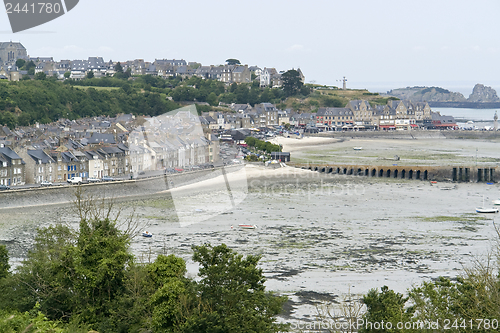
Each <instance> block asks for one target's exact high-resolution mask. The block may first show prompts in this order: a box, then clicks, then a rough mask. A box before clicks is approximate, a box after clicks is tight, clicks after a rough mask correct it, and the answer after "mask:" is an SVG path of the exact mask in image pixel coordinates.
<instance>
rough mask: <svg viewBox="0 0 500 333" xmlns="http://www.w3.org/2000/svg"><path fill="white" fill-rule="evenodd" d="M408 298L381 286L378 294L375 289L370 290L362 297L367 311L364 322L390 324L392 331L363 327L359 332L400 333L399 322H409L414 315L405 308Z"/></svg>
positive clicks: (410, 310)
mask: <svg viewBox="0 0 500 333" xmlns="http://www.w3.org/2000/svg"><path fill="white" fill-rule="evenodd" d="M407 301H408V297H404V296H403V295H402V294H400V293H396V292H394V291H393V290H390V289H389V288H388V287H387V286H383V287H382V288H381V290H380V292H379V291H378V290H377V289H371V290H370V291H369V292H368V294H366V295H365V296H364V297H363V303H365V304H366V308H367V311H366V313H365V315H364V316H363V320H364V322H365V323H366V322H368V323H382V321H383V322H384V323H389V322H390V323H391V324H392V327H393V328H392V329H386V330H380V327H379V328H378V329H375V328H374V327H370V326H368V325H365V326H364V327H363V328H361V330H360V332H362V333H365V332H400V330H398V329H397V324H398V323H399V322H402V323H405V322H410V321H411V318H412V316H413V313H414V311H415V310H414V308H412V307H405V305H406V302H407Z"/></svg>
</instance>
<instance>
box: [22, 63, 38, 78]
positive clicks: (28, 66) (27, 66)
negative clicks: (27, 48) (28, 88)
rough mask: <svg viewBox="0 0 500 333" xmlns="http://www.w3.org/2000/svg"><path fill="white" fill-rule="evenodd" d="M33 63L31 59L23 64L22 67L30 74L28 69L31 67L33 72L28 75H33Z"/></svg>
mask: <svg viewBox="0 0 500 333" xmlns="http://www.w3.org/2000/svg"><path fill="white" fill-rule="evenodd" d="M35 67H36V65H35V63H34V62H33V60H30V61H29V62H28V63H26V64H25V65H24V69H26V70H27V71H28V74H30V70H31V69H33V74H30V75H34V74H35Z"/></svg>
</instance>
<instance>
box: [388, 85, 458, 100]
mask: <svg viewBox="0 0 500 333" xmlns="http://www.w3.org/2000/svg"><path fill="white" fill-rule="evenodd" d="M387 95H390V96H394V97H397V98H399V99H403V100H411V101H412V102H466V101H467V99H466V98H465V97H464V95H462V94H461V93H456V92H452V91H449V90H446V89H443V88H440V87H407V88H400V89H393V90H391V91H389V92H387Z"/></svg>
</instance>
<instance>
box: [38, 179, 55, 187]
mask: <svg viewBox="0 0 500 333" xmlns="http://www.w3.org/2000/svg"><path fill="white" fill-rule="evenodd" d="M52 185H53V184H52V182H49V181H47V180H44V181H42V182H41V183H40V186H52Z"/></svg>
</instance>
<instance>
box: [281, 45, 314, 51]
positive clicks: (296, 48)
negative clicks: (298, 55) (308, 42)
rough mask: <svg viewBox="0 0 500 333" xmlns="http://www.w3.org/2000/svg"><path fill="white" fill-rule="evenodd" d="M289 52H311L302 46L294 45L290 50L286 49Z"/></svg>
mask: <svg viewBox="0 0 500 333" xmlns="http://www.w3.org/2000/svg"><path fill="white" fill-rule="evenodd" d="M286 51H287V52H306V51H310V50H309V49H306V48H305V46H304V45H301V44H293V45H292V46H290V47H289V48H287V49H286Z"/></svg>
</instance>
